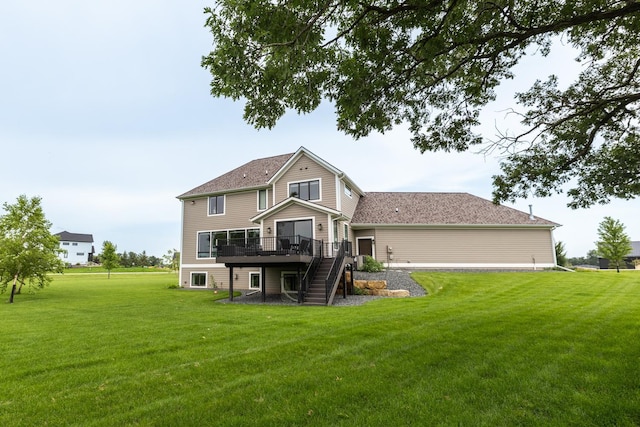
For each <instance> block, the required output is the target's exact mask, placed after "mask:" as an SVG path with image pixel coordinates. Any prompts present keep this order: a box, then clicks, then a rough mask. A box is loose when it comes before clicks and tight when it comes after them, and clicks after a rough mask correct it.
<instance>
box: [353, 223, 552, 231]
mask: <svg viewBox="0 0 640 427" xmlns="http://www.w3.org/2000/svg"><path fill="white" fill-rule="evenodd" d="M371 228H377V229H393V228H396V229H403V230H406V229H408V228H411V229H425V228H429V229H434V230H444V229H450V228H475V229H487V230H490V229H494V230H497V229H505V228H508V229H518V228H519V229H547V230H553V229H555V228H556V227H555V226H549V225H545V224H528V225H527V224H375V223H374V224H356V223H351V229H353V230H363V229H371Z"/></svg>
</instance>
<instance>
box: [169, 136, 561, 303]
mask: <svg viewBox="0 0 640 427" xmlns="http://www.w3.org/2000/svg"><path fill="white" fill-rule="evenodd" d="M178 199H179V200H180V201H181V202H182V239H181V240H182V242H181V253H182V257H181V266H180V283H181V284H182V286H184V287H190V288H212V287H221V288H228V289H230V290H234V289H242V290H247V291H256V292H262V296H263V298H264V297H265V296H266V295H267V294H282V295H283V296H284V297H290V298H292V299H295V300H297V301H299V302H305V303H310V302H318V303H322V304H329V303H331V301H332V300H333V298H334V296H335V293H336V288H337V283H338V282H339V281H340V278H341V277H342V276H343V275H344V271H345V269H348V268H349V267H350V266H352V265H353V264H356V266H357V264H358V263H361V262H362V257H363V256H365V255H370V256H372V257H373V258H375V259H377V260H379V261H381V262H383V263H384V264H385V266H387V267H390V268H414V269H415V268H440V269H450V268H456V269H458V268H466V269H478V268H485V269H486V268H491V269H496V268H500V269H536V268H546V267H553V266H555V264H556V260H555V249H554V239H553V230H554V229H555V228H556V227H557V226H558V224H556V223H554V222H552V221H548V220H545V219H542V218H539V217H534V216H533V215H532V214H531V213H525V212H521V211H518V210H515V209H512V208H509V207H505V206H500V205H495V204H493V203H492V202H490V201H488V200H485V199H482V198H480V197H476V196H473V195H471V194H467V193H402V192H371V193H370V192H366V193H365V192H364V191H363V190H362V189H361V188H360V187H359V186H358V185H357V184H356V183H355V182H353V181H352V180H351V179H350V178H349V177H348V176H347V175H346V174H345V173H344V172H342V171H341V170H339V169H337V168H336V167H334V166H332V165H331V164H330V163H328V162H327V161H325V160H323V159H321V158H319V157H318V156H316V155H315V154H313V153H312V152H310V151H309V150H307V149H306V148H304V147H301V148H300V149H298V150H297V151H296V152H295V153H291V154H285V155H279V156H274V157H268V158H263V159H257V160H252V161H250V162H248V163H246V164H244V165H242V166H240V167H238V168H236V169H233V170H231V171H230V172H227V173H225V174H224V175H221V176H219V177H217V178H215V179H213V180H211V181H209V182H206V183H204V184H202V185H200V186H198V187H195V188H194V189H192V190H190V191H187V192H186V193H184V194H181V195H180V196H178Z"/></svg>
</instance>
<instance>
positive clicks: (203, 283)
mask: <svg viewBox="0 0 640 427" xmlns="http://www.w3.org/2000/svg"><path fill="white" fill-rule="evenodd" d="M190 283H191V287H193V288H206V287H207V273H203V272H196V271H194V272H192V273H191V282H190Z"/></svg>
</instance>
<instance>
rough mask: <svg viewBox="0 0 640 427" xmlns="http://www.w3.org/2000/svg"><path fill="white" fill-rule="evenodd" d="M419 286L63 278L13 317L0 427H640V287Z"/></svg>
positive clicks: (560, 281) (472, 282) (629, 275)
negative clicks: (392, 294) (275, 288)
mask: <svg viewBox="0 0 640 427" xmlns="http://www.w3.org/2000/svg"><path fill="white" fill-rule="evenodd" d="M416 277H417V279H418V280H419V281H420V282H421V283H422V284H423V286H425V287H426V288H427V289H428V290H429V291H430V292H431V294H430V296H427V297H422V298H411V299H383V300H376V301H373V302H371V303H369V304H366V305H364V306H359V307H298V306H256V305H237V304H220V303H215V302H214V297H218V296H220V294H217V295H215V294H214V293H213V292H212V291H186V290H176V289H168V286H169V285H171V284H175V283H176V282H177V278H176V275H175V274H174V273H165V274H118V275H112V276H111V279H107V278H106V274H103V275H95V274H89V275H87V274H65V275H64V276H56V278H55V279H54V282H53V284H52V285H51V286H50V287H48V288H46V289H45V290H43V291H41V292H38V293H36V294H33V295H28V294H25V295H18V296H17V297H16V302H15V303H14V304H13V305H10V304H4V303H2V304H0V320H1V321H2V335H1V336H0V355H1V358H0V360H1V361H2V362H1V363H2V365H1V366H0V425H2V426H43V425H49V426H71V425H77V426H124V425H142V426H191V425H193V426H205V425H237V426H246V425H267V426H284V425H291V426H293V425H295V426H298V425H314V426H317V425H326V426H336V425H344V426H399V425H429V426H432V425H444V426H449V425H464V426H477V425H487V426H498V425H499V426H512V425H562V426H565V425H573V426H613V425H617V426H634V425H640V273H636V272H623V273H621V274H615V273H609V272H581V273H564V272H538V273H482V274H474V273H460V274H457V273H420V274H417V275H416ZM2 299H3V301H6V299H7V294H3V295H2Z"/></svg>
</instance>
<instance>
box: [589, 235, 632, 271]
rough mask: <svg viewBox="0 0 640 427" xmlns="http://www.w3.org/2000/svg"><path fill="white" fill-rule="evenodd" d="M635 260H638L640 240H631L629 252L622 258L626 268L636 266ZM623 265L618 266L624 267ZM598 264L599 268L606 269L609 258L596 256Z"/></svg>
mask: <svg viewBox="0 0 640 427" xmlns="http://www.w3.org/2000/svg"><path fill="white" fill-rule="evenodd" d="M637 260H640V241H635V242H631V252H629V254H627V256H626V257H625V258H624V263H625V265H626V268H631V269H634V268H636V266H635V262H636V261H637ZM625 265H621V266H620V267H621V268H625ZM598 266H599V267H600V268H601V269H608V268H609V260H608V259H606V258H600V257H598ZM612 268H615V266H613V267H612Z"/></svg>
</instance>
